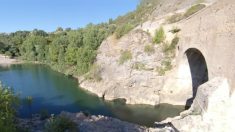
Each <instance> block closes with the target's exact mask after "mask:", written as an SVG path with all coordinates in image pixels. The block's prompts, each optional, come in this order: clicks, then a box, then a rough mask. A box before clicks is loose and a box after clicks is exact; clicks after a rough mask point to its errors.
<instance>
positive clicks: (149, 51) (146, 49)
mask: <svg viewBox="0 0 235 132" xmlns="http://www.w3.org/2000/svg"><path fill="white" fill-rule="evenodd" d="M144 52H145V53H147V54H149V55H150V54H153V53H154V52H155V49H154V47H153V45H146V46H145V47H144Z"/></svg>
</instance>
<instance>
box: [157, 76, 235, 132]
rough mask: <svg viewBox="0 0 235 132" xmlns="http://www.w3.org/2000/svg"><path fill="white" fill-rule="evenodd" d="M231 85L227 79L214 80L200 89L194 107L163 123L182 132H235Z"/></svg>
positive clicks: (234, 104)
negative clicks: (232, 131) (230, 93)
mask: <svg viewBox="0 0 235 132" xmlns="http://www.w3.org/2000/svg"><path fill="white" fill-rule="evenodd" d="M229 90H230V87H229V83H228V80H227V79H225V78H221V77H218V78H214V79H212V80H211V81H209V82H207V83H205V84H203V85H201V86H200V87H199V88H198V92H197V96H196V98H195V99H194V102H193V104H192V107H191V108H190V109H189V110H187V111H184V112H182V113H181V114H180V116H178V117H174V118H168V119H166V120H165V121H162V122H161V123H156V124H166V123H169V122H170V123H171V124H172V125H173V126H174V127H175V128H176V129H177V130H179V131H182V132H187V131H192V132H208V131H218V132H221V131H224V132H225V131H231V130H234V125H233V120H234V117H235V114H234V112H233V111H234V110H235V107H234V106H235V103H234V94H233V95H232V96H230V95H229Z"/></svg>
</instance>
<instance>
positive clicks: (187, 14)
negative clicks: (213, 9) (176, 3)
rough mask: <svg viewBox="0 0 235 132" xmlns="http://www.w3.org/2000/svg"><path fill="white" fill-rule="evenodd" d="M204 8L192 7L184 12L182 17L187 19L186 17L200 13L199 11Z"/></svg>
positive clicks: (199, 5) (201, 5)
mask: <svg viewBox="0 0 235 132" xmlns="http://www.w3.org/2000/svg"><path fill="white" fill-rule="evenodd" d="M205 7H206V6H205V5H204V4H197V5H194V6H192V7H191V8H189V9H188V10H187V11H186V12H185V14H184V17H185V18H187V17H189V16H191V15H192V14H194V13H196V12H198V11H200V10H201V9H203V8H205Z"/></svg>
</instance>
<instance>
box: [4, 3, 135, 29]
mask: <svg viewBox="0 0 235 132" xmlns="http://www.w3.org/2000/svg"><path fill="white" fill-rule="evenodd" d="M138 3H139V0H0V32H14V31H17V30H33V29H35V28H37V29H43V30H45V31H54V30H55V29H56V28H57V27H63V28H66V27H71V28H73V29H76V28H78V27H83V26H85V25H87V24H88V23H90V22H92V23H100V22H106V21H108V19H109V18H116V17H117V16H119V15H123V14H125V13H127V12H129V11H132V10H134V9H135V7H136V6H137V4H138Z"/></svg>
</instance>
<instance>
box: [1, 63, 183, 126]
mask: <svg viewBox="0 0 235 132" xmlns="http://www.w3.org/2000/svg"><path fill="white" fill-rule="evenodd" d="M0 80H1V81H2V83H3V84H4V85H6V86H10V87H12V88H13V89H14V92H15V93H17V94H19V96H20V98H21V99H22V100H23V99H25V98H26V97H27V96H31V97H32V98H33V100H32V104H28V103H24V102H25V101H21V102H22V103H21V105H20V108H19V116H20V117H30V115H31V114H33V113H39V112H40V111H42V110H47V111H48V112H49V113H50V114H52V113H53V114H58V113H60V112H61V111H69V112H80V111H86V112H89V113H90V114H94V115H98V114H101V115H106V116H111V117H115V118H118V119H121V120H124V121H128V122H133V123H137V124H140V125H146V126H152V125H153V123H154V122H155V121H161V120H164V119H165V118H167V117H173V116H176V115H178V114H179V113H180V112H181V111H182V110H183V109H184V107H183V106H173V105H168V104H161V105H158V106H149V105H126V104H123V103H120V102H116V101H109V102H108V101H104V100H102V99H101V98H98V97H97V96H95V95H93V94H89V93H88V92H86V91H84V90H82V89H80V88H79V87H78V82H77V80H76V79H73V78H69V77H67V76H65V75H63V74H61V73H58V72H55V71H53V70H51V69H50V68H49V67H47V66H45V65H35V64H23V65H12V66H10V67H0Z"/></svg>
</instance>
